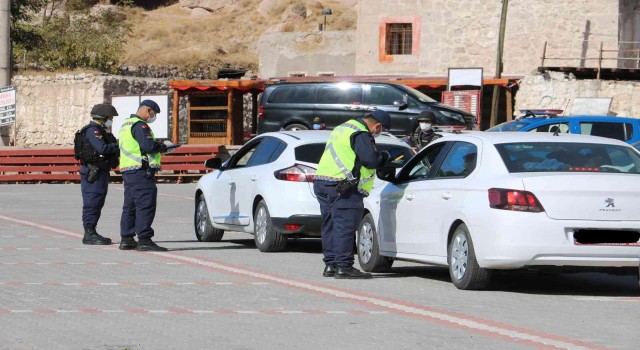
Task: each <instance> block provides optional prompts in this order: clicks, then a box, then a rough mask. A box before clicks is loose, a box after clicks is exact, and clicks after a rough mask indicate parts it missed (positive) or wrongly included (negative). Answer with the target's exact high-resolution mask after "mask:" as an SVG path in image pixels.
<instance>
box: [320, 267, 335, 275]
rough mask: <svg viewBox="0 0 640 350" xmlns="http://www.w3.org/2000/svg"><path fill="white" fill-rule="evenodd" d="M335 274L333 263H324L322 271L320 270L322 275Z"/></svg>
mask: <svg viewBox="0 0 640 350" xmlns="http://www.w3.org/2000/svg"><path fill="white" fill-rule="evenodd" d="M335 275H336V267H335V266H333V265H326V266H325V267H324V271H323V272H322V276H324V277H333V276H335Z"/></svg>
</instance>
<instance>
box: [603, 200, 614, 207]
mask: <svg viewBox="0 0 640 350" xmlns="http://www.w3.org/2000/svg"><path fill="white" fill-rule="evenodd" d="M604 203H605V204H606V205H607V206H606V208H609V207H611V208H615V207H616V205H615V204H614V203H613V198H607V199H605V200H604Z"/></svg>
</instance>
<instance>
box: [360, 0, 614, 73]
mask: <svg viewBox="0 0 640 350" xmlns="http://www.w3.org/2000/svg"><path fill="white" fill-rule="evenodd" d="M358 6H359V9H358V27H357V28H358V29H357V35H356V42H357V48H356V74H359V75H375V74H407V75H420V76H446V75H447V69H448V68H450V67H482V68H484V74H485V76H493V75H494V74H495V67H496V52H497V45H498V34H499V24H500V14H501V10H502V5H501V1H486V0H467V1H451V0H412V1H406V0H367V1H361V2H360V3H359V5H358ZM619 11H621V9H620V6H619V0H573V1H555V0H511V1H509V7H508V13H507V22H506V31H505V42H504V54H503V64H504V69H503V75H504V76H509V75H511V76H524V75H527V74H531V73H532V72H533V71H534V70H535V69H536V68H537V67H538V66H539V65H540V57H541V55H542V50H543V46H544V42H545V41H548V42H549V47H548V49H547V54H548V55H550V56H554V57H580V56H590V57H597V50H598V48H599V45H600V42H601V41H603V42H604V45H605V46H604V47H605V49H607V48H609V49H615V48H616V47H617V46H616V43H617V41H618V30H619V19H618V18H619V14H620V12H619ZM386 23H413V33H414V40H413V45H414V50H416V52H415V54H411V55H393V56H385V55H381V54H380V53H381V52H382V53H384V42H383V32H384V31H385V25H386ZM585 40H587V41H586V42H585ZM596 62H597V61H595V60H590V61H584V62H581V61H580V60H571V61H568V60H564V61H548V62H547V63H546V64H545V65H547V66H562V65H564V66H576V67H579V66H581V65H582V66H591V67H593V66H594V65H595V64H596ZM615 64H616V61H615V60H608V61H604V65H605V66H609V67H613V66H615Z"/></svg>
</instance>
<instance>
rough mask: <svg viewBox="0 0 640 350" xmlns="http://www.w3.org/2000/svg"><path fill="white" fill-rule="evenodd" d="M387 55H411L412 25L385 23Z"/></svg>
mask: <svg viewBox="0 0 640 350" xmlns="http://www.w3.org/2000/svg"><path fill="white" fill-rule="evenodd" d="M386 37H387V43H386V49H385V51H386V54H387V55H411V53H412V42H411V38H412V24H411V23H387V33H386Z"/></svg>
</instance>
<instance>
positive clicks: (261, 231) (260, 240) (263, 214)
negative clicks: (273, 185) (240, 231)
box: [253, 200, 287, 253]
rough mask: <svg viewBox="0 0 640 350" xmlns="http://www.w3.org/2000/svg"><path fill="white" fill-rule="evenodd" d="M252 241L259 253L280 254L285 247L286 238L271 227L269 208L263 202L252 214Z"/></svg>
mask: <svg viewBox="0 0 640 350" xmlns="http://www.w3.org/2000/svg"><path fill="white" fill-rule="evenodd" d="M253 225H254V226H253V227H254V231H253V232H254V240H255V242H256V247H257V248H258V250H259V251H261V252H264V253H270V252H281V251H284V249H285V248H286V246H287V237H285V236H284V235H283V234H281V233H280V232H278V231H277V230H276V229H275V227H274V226H273V222H272V221H271V215H269V208H267V203H265V202H264V200H262V201H260V203H258V206H257V207H256V211H255V213H254V214H253Z"/></svg>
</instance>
